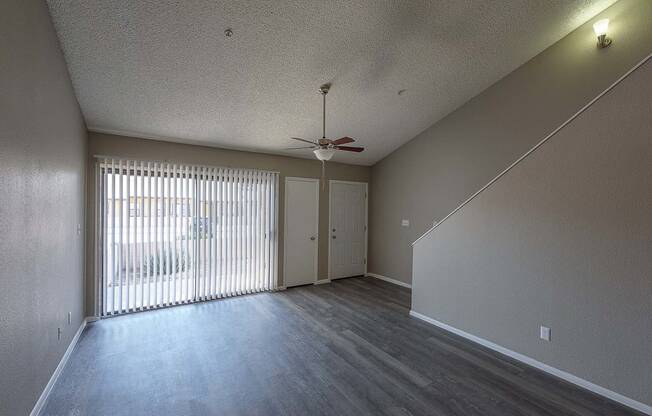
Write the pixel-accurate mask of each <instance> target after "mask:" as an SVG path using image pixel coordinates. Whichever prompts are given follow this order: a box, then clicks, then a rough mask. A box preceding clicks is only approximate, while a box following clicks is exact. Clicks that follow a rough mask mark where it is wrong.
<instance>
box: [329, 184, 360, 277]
mask: <svg viewBox="0 0 652 416" xmlns="http://www.w3.org/2000/svg"><path fill="white" fill-rule="evenodd" d="M334 183H348V184H352V185H364V195H365V196H364V275H365V276H366V275H367V267H368V261H367V247H368V246H369V183H368V182H355V181H340V180H335V179H331V180H329V181H328V279H329V280H331V279H333V276H332V275H331V241H332V238H331V237H332V234H331V233H332V231H331V230H332V229H333V227H332V221H333V207H332V204H333V186H332V184H334Z"/></svg>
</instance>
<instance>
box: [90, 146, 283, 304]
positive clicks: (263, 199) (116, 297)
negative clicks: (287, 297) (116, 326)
mask: <svg viewBox="0 0 652 416" xmlns="http://www.w3.org/2000/svg"><path fill="white" fill-rule="evenodd" d="M97 166H98V175H97V176H98V182H99V183H98V185H99V186H98V188H99V192H98V193H97V198H98V201H97V203H98V210H97V214H98V227H97V231H98V233H97V234H98V243H99V244H98V253H97V258H98V260H97V262H96V267H97V274H98V276H99V277H98V283H99V285H98V286H99V288H100V293H98V297H99V299H98V300H99V303H100V304H99V311H100V313H101V315H103V316H107V315H113V314H119V313H125V312H133V311H139V310H145V309H151V308H157V307H161V306H170V305H178V304H184V303H190V302H196V301H201V300H208V299H217V298H221V297H226V296H234V295H240V294H246V293H252V292H258V291H263V290H270V289H275V288H276V281H277V278H276V277H277V264H276V263H277V246H278V244H277V217H278V215H277V211H278V206H277V194H278V174H277V173H275V172H266V171H255V170H249V169H233V168H217V167H207V166H191V165H181V164H174V163H167V162H147V161H135V160H124V159H111V158H101V159H99V160H98V163H97Z"/></svg>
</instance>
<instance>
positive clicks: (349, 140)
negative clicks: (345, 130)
mask: <svg viewBox="0 0 652 416" xmlns="http://www.w3.org/2000/svg"><path fill="white" fill-rule="evenodd" d="M354 141H355V139H352V138H350V137H342V138H341V139H337V140H332V141H331V143H333V144H334V145H336V146H337V145H340V144H347V143H353V142H354Z"/></svg>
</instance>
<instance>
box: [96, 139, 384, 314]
mask: <svg viewBox="0 0 652 416" xmlns="http://www.w3.org/2000/svg"><path fill="white" fill-rule="evenodd" d="M88 153H89V164H88V167H89V172H88V174H89V176H88V177H89V181H88V183H89V185H88V192H89V195H94V192H95V191H94V189H93V184H94V180H93V179H92V178H93V174H94V172H93V166H94V165H93V163H94V160H93V155H105V156H120V157H127V158H134V159H144V160H158V161H165V160H169V161H174V162H185V163H192V164H203V165H209V166H223V167H234V168H254V169H263V170H271V171H277V172H279V173H280V175H279V176H280V178H279V190H280V194H279V208H280V212H279V257H278V261H279V263H278V264H279V284H283V280H282V279H283V226H284V213H285V211H284V207H283V204H284V200H285V189H284V187H285V177H287V176H298V177H304V178H320V177H321V163H320V162H319V161H317V160H311V159H299V158H293V157H286V156H276V155H269V154H262V153H252V152H239V151H235V150H225V149H218V148H213V147H203V146H193V145H187V144H179V143H170V142H162V141H156V140H146V139H137V138H131V137H124V136H114V135H108V134H102V133H92V132H91V133H89V145H88ZM370 170H371V169H370V168H369V167H366V166H353V165H345V164H341V163H334V162H328V164H327V165H326V176H327V179H329V180H330V179H337V180H347V181H358V182H369V177H370ZM320 190H321V188H320ZM88 212H90V213H92V212H95V208H94V201H93V198H89V206H88ZM319 215H320V218H319V278H320V279H326V278H328V186H326V189H325V190H321V191H320V195H319ZM87 226H88V230H89V235H88V241H89V242H92V241H94V236H93V234H92V233H93V217H92V215H89V218H88V224H87ZM87 250H88V251H87V255H88V259H89V260H88V267H87V282H88V284H87V302H86V307H87V311H89V314H91V313H92V312H93V293H94V292H93V291H94V283H93V270H92V264H93V262H92V255H93V251H92V245H91V244H89V247H88V249H87Z"/></svg>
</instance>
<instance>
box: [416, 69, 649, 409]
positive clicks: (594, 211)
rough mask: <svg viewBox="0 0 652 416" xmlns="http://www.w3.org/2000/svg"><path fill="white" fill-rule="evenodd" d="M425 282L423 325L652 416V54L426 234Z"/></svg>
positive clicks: (420, 279) (419, 300)
mask: <svg viewBox="0 0 652 416" xmlns="http://www.w3.org/2000/svg"><path fill="white" fill-rule="evenodd" d="M412 286H413V292H412V293H413V294H412V310H413V311H414V312H415V313H416V314H417V315H418V316H420V317H421V318H423V319H426V320H429V321H430V322H431V323H435V324H443V325H444V326H446V325H447V326H450V327H451V328H449V329H453V330H458V332H460V333H462V332H463V333H466V335H470V337H471V338H473V337H477V339H476V340H480V341H481V342H484V343H485V344H487V345H490V346H492V347H495V348H496V349H499V350H500V348H504V349H505V351H509V352H513V353H514V354H515V356H517V358H519V359H524V360H526V361H527V360H528V359H531V360H533V362H536V363H539V364H541V365H542V366H550V371H552V372H553V373H554V372H555V371H559V374H560V375H562V376H565V375H568V377H566V378H567V379H572V377H577V378H578V379H577V380H572V381H574V382H577V383H579V384H582V383H585V386H586V385H587V384H586V383H588V386H589V388H592V389H593V390H595V391H597V392H599V393H602V394H606V395H608V396H610V397H612V398H616V399H617V400H620V401H622V402H624V403H626V404H629V405H630V406H633V407H637V408H638V409H639V410H642V411H644V412H648V413H649V412H652V407H651V406H652V60H651V59H650V58H649V57H648V59H647V61H644V63H642V64H641V65H640V66H639V67H638V68H637V69H635V70H634V71H633V72H631V73H630V74H629V75H628V76H626V77H625V78H623V79H622V81H621V82H619V83H617V85H615V86H614V87H613V88H612V89H611V90H609V91H608V92H607V93H605V94H604V95H603V96H602V97H600V98H599V99H597V100H596V101H595V102H594V103H593V104H591V105H590V106H589V107H587V108H586V110H585V111H583V112H582V113H581V114H580V115H578V116H577V117H576V118H574V119H573V120H572V121H571V122H569V123H568V124H567V125H565V126H564V127H563V128H561V129H560V130H559V131H558V132H557V133H556V134H554V135H553V136H551V137H550V138H549V139H548V140H547V141H545V142H544V143H543V144H542V145H541V146H540V147H538V148H536V150H534V151H533V152H532V153H530V154H529V155H528V156H527V157H525V158H524V159H522V160H521V161H520V162H519V163H517V164H516V165H514V166H513V167H512V168H511V169H510V170H508V171H507V172H506V173H505V174H504V175H503V176H501V177H500V178H499V179H498V180H496V181H495V182H493V183H492V184H491V185H490V186H489V187H487V188H486V189H484V191H482V192H481V193H479V194H478V195H477V196H476V197H475V198H473V199H471V200H470V201H469V202H468V203H467V204H466V205H464V206H463V207H462V208H461V209H459V210H457V211H456V212H455V213H454V214H453V215H451V216H450V217H448V218H447V219H446V220H445V221H443V222H442V223H440V224H439V225H438V226H437V227H436V228H434V229H432V230H431V231H430V232H429V233H427V234H426V235H425V236H424V237H423V238H421V239H420V240H419V241H418V242H417V243H416V244H415V245H414V255H413V282H412ZM542 325H543V326H546V327H550V328H551V329H552V338H551V341H550V342H547V341H543V340H541V339H540V338H539V328H540V326H542ZM540 367H541V366H540ZM542 368H543V367H542ZM600 389H603V390H600ZM612 393H613V394H612Z"/></svg>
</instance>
